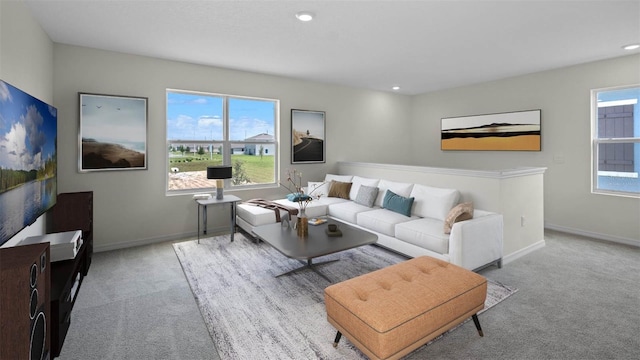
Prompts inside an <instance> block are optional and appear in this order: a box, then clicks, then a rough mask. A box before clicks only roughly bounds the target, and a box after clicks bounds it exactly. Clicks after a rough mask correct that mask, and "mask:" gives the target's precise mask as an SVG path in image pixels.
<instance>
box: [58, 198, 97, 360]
mask: <svg viewBox="0 0 640 360" xmlns="http://www.w3.org/2000/svg"><path fill="white" fill-rule="evenodd" d="M50 214H51V217H50V224H51V226H50V232H52V233H53V232H64V231H73V230H82V240H83V244H82V247H81V248H80V250H79V251H78V254H77V255H76V257H75V258H74V259H71V260H64V261H56V262H53V263H51V356H52V357H57V356H58V355H60V350H61V349H62V344H63V343H64V339H65V337H66V335H67V331H68V330H69V325H70V324H71V310H72V309H73V305H74V303H75V301H76V297H77V295H78V292H79V289H80V285H81V284H82V280H83V279H84V277H85V276H86V275H87V273H88V271H89V266H90V265H91V257H92V255H93V192H92V191H86V192H77V193H63V194H58V197H57V199H56V205H55V206H54V207H53V209H51V212H50Z"/></svg>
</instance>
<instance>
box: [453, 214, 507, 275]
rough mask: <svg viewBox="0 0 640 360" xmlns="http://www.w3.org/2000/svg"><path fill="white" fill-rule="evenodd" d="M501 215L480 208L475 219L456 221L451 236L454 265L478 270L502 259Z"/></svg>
mask: <svg viewBox="0 0 640 360" xmlns="http://www.w3.org/2000/svg"><path fill="white" fill-rule="evenodd" d="M502 242H503V219H502V215H501V214H496V213H490V212H487V211H482V210H477V211H475V212H474V217H473V219H471V220H465V221H460V222H457V223H455V224H453V227H452V228H451V235H450V237H449V257H450V261H451V263H452V264H456V265H459V266H462V267H463V268H465V269H468V270H474V269H477V268H479V267H482V266H484V265H487V264H489V263H492V262H494V261H497V260H501V259H502Z"/></svg>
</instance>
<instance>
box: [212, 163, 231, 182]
mask: <svg viewBox="0 0 640 360" xmlns="http://www.w3.org/2000/svg"><path fill="white" fill-rule="evenodd" d="M207 179H231V166H207Z"/></svg>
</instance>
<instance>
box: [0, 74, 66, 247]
mask: <svg viewBox="0 0 640 360" xmlns="http://www.w3.org/2000/svg"><path fill="white" fill-rule="evenodd" d="M57 129H58V116H57V110H56V108H55V107H53V106H51V105H47V104H46V103H44V102H42V101H40V100H38V99H36V98H34V97H33V96H31V95H29V94H27V93H25V92H24V91H22V90H20V89H18V88H16V87H14V86H12V85H10V84H8V83H6V82H4V81H2V80H0V245H2V244H4V243H5V242H7V240H9V239H11V238H12V237H13V236H14V235H15V234H17V233H18V232H19V231H20V230H22V229H24V228H25V227H26V226H28V225H31V224H32V223H33V222H34V221H36V219H37V218H38V217H39V216H41V215H42V214H44V212H45V211H47V210H49V209H50V208H51V207H53V205H54V204H55V203H56V196H57V180H56V172H57V158H56V156H57Z"/></svg>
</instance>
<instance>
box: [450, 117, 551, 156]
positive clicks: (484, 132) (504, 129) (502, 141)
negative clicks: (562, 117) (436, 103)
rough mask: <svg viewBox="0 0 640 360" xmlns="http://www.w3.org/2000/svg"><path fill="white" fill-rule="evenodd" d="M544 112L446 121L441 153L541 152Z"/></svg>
mask: <svg viewBox="0 0 640 360" xmlns="http://www.w3.org/2000/svg"><path fill="white" fill-rule="evenodd" d="M540 118H541V110H540V109H538V110H526V111H516V112H508V113H497V114H486V115H470V116H460V117H450V118H443V119H442V122H441V137H440V148H441V149H442V150H488V151H492V150H493V151H540V150H541V148H542V139H541V131H540V130H541V128H540Z"/></svg>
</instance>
